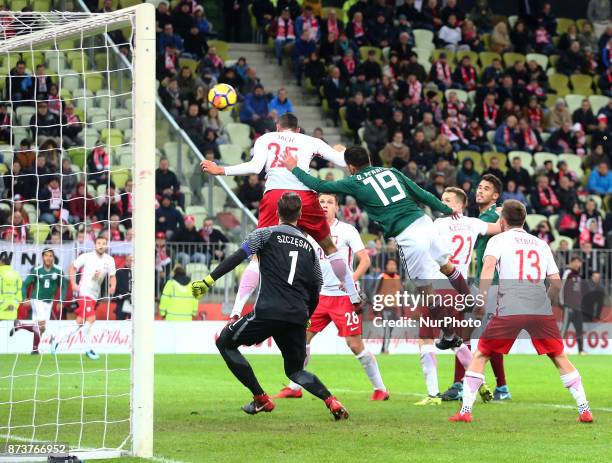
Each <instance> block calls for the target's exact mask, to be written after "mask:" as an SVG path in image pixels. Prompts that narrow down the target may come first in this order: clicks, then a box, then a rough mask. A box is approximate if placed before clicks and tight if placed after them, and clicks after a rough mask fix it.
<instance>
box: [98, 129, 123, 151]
mask: <svg viewBox="0 0 612 463" xmlns="http://www.w3.org/2000/svg"><path fill="white" fill-rule="evenodd" d="M100 141H101V142H102V143H104V144H107V145H110V146H111V148H112V147H117V146H120V145H122V144H123V132H122V131H121V130H119V129H109V128H106V129H102V130H100Z"/></svg>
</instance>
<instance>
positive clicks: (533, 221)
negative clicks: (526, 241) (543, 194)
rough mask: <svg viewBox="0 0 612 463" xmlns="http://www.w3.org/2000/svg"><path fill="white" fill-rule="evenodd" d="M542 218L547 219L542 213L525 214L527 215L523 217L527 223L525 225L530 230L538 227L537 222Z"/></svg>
mask: <svg viewBox="0 0 612 463" xmlns="http://www.w3.org/2000/svg"><path fill="white" fill-rule="evenodd" d="M542 220H548V219H547V217H546V216H545V215H542V214H527V217H526V218H525V223H527V226H528V227H529V229H530V230H534V229H536V228H537V227H538V224H539V223H540V222H541V221H542Z"/></svg>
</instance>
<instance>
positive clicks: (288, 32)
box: [274, 8, 295, 66]
mask: <svg viewBox="0 0 612 463" xmlns="http://www.w3.org/2000/svg"><path fill="white" fill-rule="evenodd" d="M274 30H275V38H274V54H275V56H276V60H277V61H278V64H279V66H280V65H281V64H283V48H284V47H285V45H287V44H289V43H291V42H293V41H295V26H294V24H293V20H292V19H291V15H290V13H289V8H285V9H283V11H282V12H281V14H280V16H279V17H278V19H277V20H276V25H275V26H274Z"/></svg>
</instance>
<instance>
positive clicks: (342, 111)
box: [339, 106, 353, 137]
mask: <svg viewBox="0 0 612 463" xmlns="http://www.w3.org/2000/svg"><path fill="white" fill-rule="evenodd" d="M339 115H340V127H341V128H340V130H341V132H342V135H344V136H345V137H352V136H353V131H352V130H351V128H350V127H349V125H348V122H347V121H346V106H343V107H341V108H340V110H339Z"/></svg>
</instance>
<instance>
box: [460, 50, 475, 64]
mask: <svg viewBox="0 0 612 463" xmlns="http://www.w3.org/2000/svg"><path fill="white" fill-rule="evenodd" d="M464 56H468V57H469V58H470V60H471V62H472V66H478V53H476V52H475V51H469V50H461V51H458V52H457V53H455V61H456V62H457V64H459V62H460V61H461V60H462V59H463V57H464Z"/></svg>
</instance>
